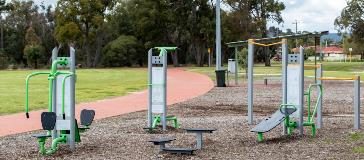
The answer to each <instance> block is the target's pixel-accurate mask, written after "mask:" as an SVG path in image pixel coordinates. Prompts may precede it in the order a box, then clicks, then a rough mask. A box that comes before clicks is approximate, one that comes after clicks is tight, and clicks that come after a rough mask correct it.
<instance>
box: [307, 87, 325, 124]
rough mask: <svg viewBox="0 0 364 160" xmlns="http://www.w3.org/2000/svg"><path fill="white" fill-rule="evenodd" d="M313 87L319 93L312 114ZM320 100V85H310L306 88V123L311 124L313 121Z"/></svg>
mask: <svg viewBox="0 0 364 160" xmlns="http://www.w3.org/2000/svg"><path fill="white" fill-rule="evenodd" d="M313 87H316V88H317V89H318V91H319V93H318V96H317V100H316V105H315V108H314V110H313V112H311V94H312V88H313ZM321 98H322V85H321V84H311V85H310V86H309V87H308V94H307V113H308V116H307V118H308V119H307V121H308V122H312V121H313V120H314V118H315V114H316V112H317V108H318V105H319V101H320V100H321Z"/></svg>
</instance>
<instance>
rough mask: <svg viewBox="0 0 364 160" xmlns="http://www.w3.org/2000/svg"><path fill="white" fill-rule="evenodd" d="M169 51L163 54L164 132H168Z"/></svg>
mask: <svg viewBox="0 0 364 160" xmlns="http://www.w3.org/2000/svg"><path fill="white" fill-rule="evenodd" d="M167 57H168V56H167V51H165V52H164V54H163V76H164V77H163V78H164V80H163V82H164V83H163V90H164V92H163V116H162V125H163V130H164V131H165V130H167V65H168V63H167Z"/></svg>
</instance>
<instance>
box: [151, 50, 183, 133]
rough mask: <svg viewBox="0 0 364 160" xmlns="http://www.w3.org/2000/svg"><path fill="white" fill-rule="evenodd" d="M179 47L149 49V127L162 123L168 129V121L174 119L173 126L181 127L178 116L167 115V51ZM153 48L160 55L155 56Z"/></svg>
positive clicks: (153, 127) (164, 128) (152, 127)
mask: <svg viewBox="0 0 364 160" xmlns="http://www.w3.org/2000/svg"><path fill="white" fill-rule="evenodd" d="M176 49H177V47H155V48H152V49H150V50H149V51H148V92H149V103H148V105H149V106H148V127H147V128H145V129H147V130H149V131H150V130H153V129H155V128H156V126H157V125H159V124H160V123H162V126H163V130H166V129H167V121H173V127H174V128H179V124H178V120H177V117H176V116H173V115H167V65H168V63H167V53H168V51H175V50H176ZM153 50H158V51H159V55H157V56H154V55H153V53H154V52H153Z"/></svg>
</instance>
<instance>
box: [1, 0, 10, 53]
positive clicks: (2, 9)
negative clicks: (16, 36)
mask: <svg viewBox="0 0 364 160" xmlns="http://www.w3.org/2000/svg"><path fill="white" fill-rule="evenodd" d="M10 9H12V6H11V5H10V4H6V3H5V0H0V50H2V52H3V49H4V27H3V24H2V20H3V17H2V13H3V12H5V11H9V10H10Z"/></svg>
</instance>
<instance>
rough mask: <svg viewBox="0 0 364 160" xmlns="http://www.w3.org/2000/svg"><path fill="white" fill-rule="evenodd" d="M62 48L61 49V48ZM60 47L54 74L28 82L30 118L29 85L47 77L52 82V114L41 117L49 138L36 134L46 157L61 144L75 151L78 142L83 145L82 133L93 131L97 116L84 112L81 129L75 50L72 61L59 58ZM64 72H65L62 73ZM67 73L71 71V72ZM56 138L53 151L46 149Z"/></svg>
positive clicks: (52, 69) (50, 87) (82, 113)
mask: <svg viewBox="0 0 364 160" xmlns="http://www.w3.org/2000/svg"><path fill="white" fill-rule="evenodd" d="M60 47H61V46H60ZM60 47H55V48H54V49H53V51H52V66H51V71H50V72H35V73H32V74H30V75H28V76H27V78H26V100H25V112H26V117H27V118H29V81H30V79H31V78H32V77H34V76H37V75H47V76H48V81H49V97H48V98H49V100H48V103H49V104H48V112H43V113H42V114H41V122H42V128H43V130H47V131H48V132H47V134H35V135H33V137H36V138H37V139H38V143H39V152H40V153H41V154H44V155H49V154H53V153H55V152H56V151H57V149H58V144H59V143H67V144H68V145H69V147H70V149H71V150H73V149H74V148H75V142H80V141H81V138H80V132H84V131H86V130H88V129H89V126H90V125H91V123H92V121H93V119H94V116H95V111H93V110H86V109H84V110H82V111H81V118H80V120H81V123H80V124H81V126H78V123H77V120H76V119H75V82H76V66H75V64H76V63H75V62H76V59H75V49H74V48H73V47H69V50H70V56H69V57H58V51H59V49H60ZM61 69H63V70H61ZM65 69H69V70H68V71H67V70H65ZM48 138H52V145H51V148H49V149H47V148H46V147H45V143H46V140H47V139H48Z"/></svg>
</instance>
